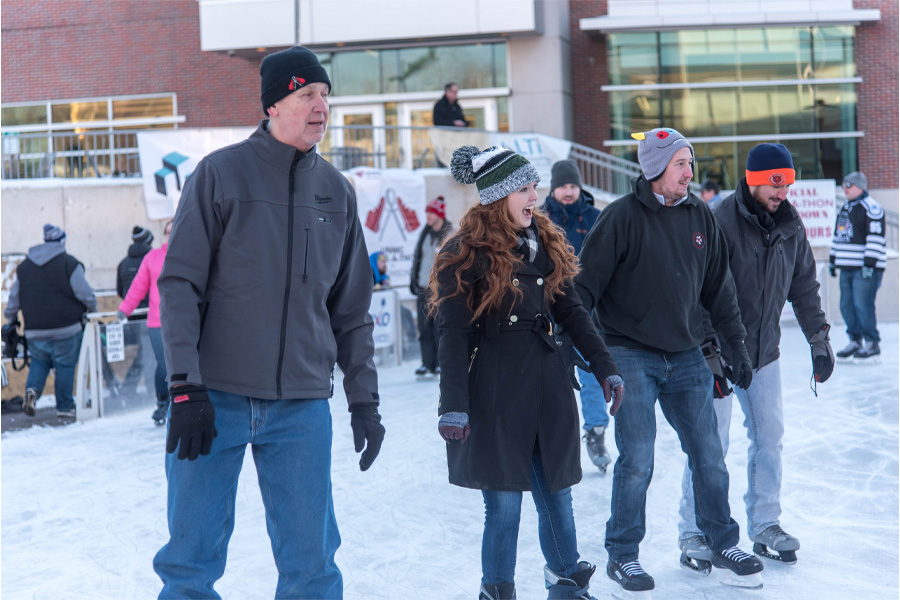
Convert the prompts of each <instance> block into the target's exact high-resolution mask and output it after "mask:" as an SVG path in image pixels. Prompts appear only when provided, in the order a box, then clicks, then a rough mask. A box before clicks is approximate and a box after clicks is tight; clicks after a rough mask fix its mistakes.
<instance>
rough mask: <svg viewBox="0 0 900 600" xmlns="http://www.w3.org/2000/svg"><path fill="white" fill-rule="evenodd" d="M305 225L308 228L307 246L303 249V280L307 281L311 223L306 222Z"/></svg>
mask: <svg viewBox="0 0 900 600" xmlns="http://www.w3.org/2000/svg"><path fill="white" fill-rule="evenodd" d="M303 227H304V229H306V248H305V249H304V250H303V277H302V278H301V281H302V282H303V283H306V274H307V273H308V271H309V223H304V224H303Z"/></svg>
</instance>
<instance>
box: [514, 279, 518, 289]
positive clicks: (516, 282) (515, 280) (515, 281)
mask: <svg viewBox="0 0 900 600" xmlns="http://www.w3.org/2000/svg"><path fill="white" fill-rule="evenodd" d="M513 285H514V286H517V287H518V285H519V280H518V279H513Z"/></svg>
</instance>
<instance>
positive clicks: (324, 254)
mask: <svg viewBox="0 0 900 600" xmlns="http://www.w3.org/2000/svg"><path fill="white" fill-rule="evenodd" d="M264 125H265V121H263V123H261V124H260V127H259V128H258V129H257V130H256V131H255V132H254V133H253V134H252V135H251V136H250V137H249V138H248V139H247V140H245V141H243V142H240V143H238V144H235V145H233V146H229V147H227V148H223V149H221V150H218V151H216V152H213V153H212V154H210V155H209V156H207V157H206V158H204V159H203V160H202V161H201V162H200V164H199V165H197V169H196V170H195V171H194V173H193V174H192V175H191V176H190V178H189V179H188V180H187V183H186V184H185V187H184V191H183V193H182V196H181V202H180V204H179V206H178V211H177V213H176V215H175V223H174V228H173V230H172V237H171V240H170V241H169V248H168V252H167V253H166V261H165V264H164V266H163V270H162V273H161V275H160V278H159V294H160V300H161V304H160V315H161V321H162V334H163V341H164V342H165V354H166V367H167V369H168V372H169V373H170V376H169V377H170V382H173V381H178V380H180V379H186V381H189V382H192V383H203V384H205V385H207V386H208V387H211V388H214V389H217V390H221V391H224V392H231V393H235V394H240V395H245V396H253V397H256V398H263V399H269V400H272V399H278V398H329V397H331V395H332V391H333V382H332V379H333V370H334V365H335V362H337V364H338V366H340V368H341V370H342V371H343V373H344V389H345V391H346V394H347V400H348V401H349V403H350V404H357V403H377V401H378V400H377V398H378V394H377V376H376V372H375V366H374V363H373V360H372V357H373V353H374V345H373V341H372V328H373V323H372V318H371V317H370V316H369V312H368V310H369V302H370V299H371V295H372V271H371V268H370V267H369V258H368V253H367V251H366V244H365V240H364V239H363V232H362V227H361V225H360V223H359V219H358V217H357V206H356V195H355V193H354V191H353V188H352V187H351V186H350V184H349V182H348V181H347V180H346V179H345V178H344V176H343V175H341V174H340V172H339V171H338V170H337V169H335V168H334V167H333V166H331V165H330V164H328V162H326V161H325V160H324V159H322V157H321V156H318V155H317V154H316V153H315V151H314V150H313V151H311V152H309V153H307V154H303V153H302V152H299V151H297V150H296V149H295V148H293V147H291V146H288V145H286V144H283V143H281V142H279V141H278V140H276V139H275V138H273V137H272V136H271V134H270V133H269V132H268V131H266V129H265V127H264Z"/></svg>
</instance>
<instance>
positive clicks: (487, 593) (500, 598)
mask: <svg viewBox="0 0 900 600" xmlns="http://www.w3.org/2000/svg"><path fill="white" fill-rule="evenodd" d="M478 600H516V584H515V583H514V582H512V581H508V582H506V583H482V584H481V593H480V594H478Z"/></svg>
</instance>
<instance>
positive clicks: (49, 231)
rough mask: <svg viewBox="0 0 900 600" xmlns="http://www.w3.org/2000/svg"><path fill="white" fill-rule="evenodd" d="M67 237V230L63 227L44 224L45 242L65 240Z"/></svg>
mask: <svg viewBox="0 0 900 600" xmlns="http://www.w3.org/2000/svg"><path fill="white" fill-rule="evenodd" d="M65 239H66V232H65V231H63V229H62V227H57V226H56V225H52V224H50V223H47V224H46V225H44V241H45V242H63V241H65Z"/></svg>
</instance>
